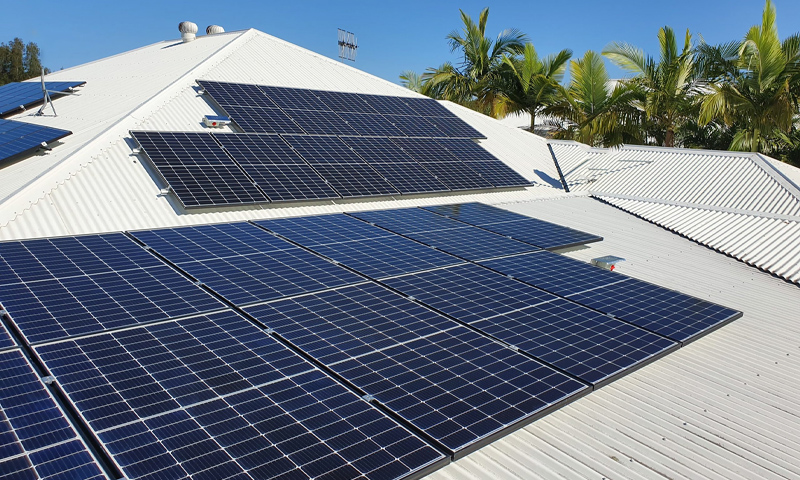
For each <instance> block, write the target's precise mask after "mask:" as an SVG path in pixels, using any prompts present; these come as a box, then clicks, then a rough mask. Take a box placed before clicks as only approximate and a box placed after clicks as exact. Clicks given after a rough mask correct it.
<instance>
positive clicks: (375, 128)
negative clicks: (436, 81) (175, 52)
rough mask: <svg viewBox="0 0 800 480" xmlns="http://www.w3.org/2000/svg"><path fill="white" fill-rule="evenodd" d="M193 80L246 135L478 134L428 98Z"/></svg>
mask: <svg viewBox="0 0 800 480" xmlns="http://www.w3.org/2000/svg"><path fill="white" fill-rule="evenodd" d="M197 83H198V84H200V86H201V87H202V88H203V90H204V91H205V92H206V93H208V94H209V95H210V96H211V97H212V98H213V99H214V101H215V102H216V103H217V104H218V105H219V106H220V107H221V108H222V109H223V110H224V111H225V113H226V114H227V115H229V116H230V117H231V118H233V120H234V121H235V122H236V124H237V125H239V127H241V129H242V130H243V131H245V132H248V133H289V134H304V133H305V134H320V135H347V136H355V135H361V136H382V137H451V138H484V135H483V134H481V133H480V132H478V131H477V130H475V129H474V128H472V127H471V126H470V125H469V124H468V123H466V122H464V121H463V120H461V119H460V118H458V117H456V116H455V115H454V114H453V113H452V112H450V111H449V110H447V109H446V108H444V107H443V106H442V105H440V104H439V102H437V101H436V100H433V99H430V98H424V97H393V96H387V95H368V94H363V93H359V94H357V93H345V92H331V91H323V90H306V89H299V88H286V87H271V86H266V85H248V84H241V83H225V82H214V81H208V80H198V81H197Z"/></svg>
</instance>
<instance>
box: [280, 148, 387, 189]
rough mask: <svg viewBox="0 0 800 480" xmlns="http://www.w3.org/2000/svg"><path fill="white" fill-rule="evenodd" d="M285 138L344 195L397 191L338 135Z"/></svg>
mask: <svg viewBox="0 0 800 480" xmlns="http://www.w3.org/2000/svg"><path fill="white" fill-rule="evenodd" d="M284 138H285V139H286V141H287V142H289V144H290V145H291V146H292V148H294V149H295V150H296V151H297V152H298V153H299V154H300V155H301V156H302V157H303V158H304V159H305V160H306V161H307V162H308V163H309V164H311V166H312V167H314V169H315V170H317V172H319V173H320V175H322V177H323V178H325V179H326V180H327V181H328V183H329V184H330V185H331V186H332V187H333V188H334V189H336V191H337V192H338V193H339V195H341V196H342V197H361V196H368V195H394V194H397V193H398V192H397V190H396V189H395V188H394V187H392V185H390V184H389V183H388V182H387V181H386V180H385V179H384V178H383V177H381V176H380V175H378V173H377V172H376V171H375V170H374V169H373V168H372V167H370V166H369V165H368V164H367V163H366V162H364V160H362V159H361V158H359V157H358V155H356V154H355V152H353V151H352V150H351V149H350V147H348V146H347V145H345V144H344V143H343V142H342V141H341V140H340V139H339V138H337V137H316V136H303V135H286V136H284Z"/></svg>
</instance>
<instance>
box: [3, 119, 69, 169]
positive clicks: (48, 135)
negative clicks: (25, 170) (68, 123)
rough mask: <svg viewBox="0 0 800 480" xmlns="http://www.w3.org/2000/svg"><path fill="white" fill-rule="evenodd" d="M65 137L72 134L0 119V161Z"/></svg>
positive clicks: (66, 131) (56, 129)
mask: <svg viewBox="0 0 800 480" xmlns="http://www.w3.org/2000/svg"><path fill="white" fill-rule="evenodd" d="M67 135H72V132H70V131H68V130H60V129H58V128H50V127H44V126H42V125H34V124H32V123H22V122H16V121H13V120H2V119H0V161H2V160H6V159H8V158H11V157H15V156H17V155H23V154H26V153H29V152H31V151H33V150H36V149H37V148H39V147H41V146H42V145H43V144H47V143H49V142H55V141H56V140H59V139H61V138H64V137H66V136H67Z"/></svg>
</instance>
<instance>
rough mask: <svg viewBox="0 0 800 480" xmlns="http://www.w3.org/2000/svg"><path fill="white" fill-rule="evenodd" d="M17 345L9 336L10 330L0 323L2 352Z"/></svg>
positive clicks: (1, 307) (0, 347) (0, 306)
mask: <svg viewBox="0 0 800 480" xmlns="http://www.w3.org/2000/svg"><path fill="white" fill-rule="evenodd" d="M2 309H3V306H2V305H0V310H2ZM16 345H17V344H16V343H15V342H14V339H13V338H11V335H9V333H8V330H6V327H5V325H3V324H2V323H1V322H0V350H3V349H6V348H11V347H15V346H16Z"/></svg>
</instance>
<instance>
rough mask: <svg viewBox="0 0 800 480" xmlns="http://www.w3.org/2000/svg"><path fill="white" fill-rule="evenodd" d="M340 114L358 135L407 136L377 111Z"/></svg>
mask: <svg viewBox="0 0 800 480" xmlns="http://www.w3.org/2000/svg"><path fill="white" fill-rule="evenodd" d="M339 116H340V117H342V118H343V119H344V120H345V121H346V122H347V124H348V125H349V126H350V128H352V129H353V130H354V131H355V133H356V134H358V135H366V136H383V137H404V136H405V134H404V133H403V132H401V131H400V130H398V129H397V127H395V126H394V124H393V123H392V122H390V121H389V120H387V119H386V117H384V116H383V115H378V114H377V113H374V114H370V113H349V112H341V113H339Z"/></svg>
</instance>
